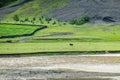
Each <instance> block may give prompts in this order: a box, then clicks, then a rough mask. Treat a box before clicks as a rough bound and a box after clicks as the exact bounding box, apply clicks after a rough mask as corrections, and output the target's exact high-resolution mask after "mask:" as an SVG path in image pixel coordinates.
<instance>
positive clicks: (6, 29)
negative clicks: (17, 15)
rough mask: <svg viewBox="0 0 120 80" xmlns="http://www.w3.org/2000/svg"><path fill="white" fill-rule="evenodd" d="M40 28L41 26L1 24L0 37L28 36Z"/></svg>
mask: <svg viewBox="0 0 120 80" xmlns="http://www.w3.org/2000/svg"><path fill="white" fill-rule="evenodd" d="M38 27H39V26H28V25H25V26H23V25H12V24H11V25H10V24H9V25H6V24H0V36H10V35H21V34H28V33H32V32H33V31H34V30H35V29H37V28H38Z"/></svg>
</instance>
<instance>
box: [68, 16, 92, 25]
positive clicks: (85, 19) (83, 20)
mask: <svg viewBox="0 0 120 80" xmlns="http://www.w3.org/2000/svg"><path fill="white" fill-rule="evenodd" d="M89 21H90V17H89V16H84V17H82V18H80V19H74V20H72V21H71V22H70V24H76V25H82V24H85V23H87V22H89Z"/></svg>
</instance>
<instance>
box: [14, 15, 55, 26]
mask: <svg viewBox="0 0 120 80" xmlns="http://www.w3.org/2000/svg"><path fill="white" fill-rule="evenodd" d="M13 20H14V21H16V22H21V23H24V22H30V23H32V24H35V22H36V21H39V22H40V23H41V24H44V23H45V22H46V23H50V22H53V24H56V23H57V20H54V19H52V18H49V17H43V16H41V17H39V18H35V17H33V18H32V19H29V18H25V19H22V20H21V19H20V18H19V16H18V15H15V16H14V17H13Z"/></svg>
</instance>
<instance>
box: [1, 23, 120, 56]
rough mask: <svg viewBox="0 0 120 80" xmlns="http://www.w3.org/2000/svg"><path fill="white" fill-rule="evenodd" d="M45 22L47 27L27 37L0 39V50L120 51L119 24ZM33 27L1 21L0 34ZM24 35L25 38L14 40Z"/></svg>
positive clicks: (14, 32)
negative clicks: (6, 23)
mask: <svg viewBox="0 0 120 80" xmlns="http://www.w3.org/2000/svg"><path fill="white" fill-rule="evenodd" d="M47 26H48V28H46V29H43V30H40V31H38V32H36V33H35V35H33V36H30V37H18V38H6V39H0V54H17V53H21V54H22V53H36V52H48V53H49V52H61V51H62V52H72V51H75V52H87V51H88V52H89V51H120V35H119V34H120V25H113V24H84V25H79V26H77V25H70V24H62V23H59V24H55V25H51V24H47ZM37 27H38V26H22V25H5V24H4V25H0V30H1V31H0V35H1V36H2V35H8V34H9V35H15V34H21V33H22V34H23V33H29V32H31V31H33V30H34V29H36V28H37ZM27 29H28V31H27ZM6 30H7V31H6ZM26 38H27V39H29V40H27V41H25V42H22V43H19V42H17V41H19V40H24V39H26ZM8 40H12V42H13V43H7V42H6V41H8ZM70 44H73V45H72V46H71V45H70ZM71 54H74V53H71Z"/></svg>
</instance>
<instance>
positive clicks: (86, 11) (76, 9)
mask: <svg viewBox="0 0 120 80" xmlns="http://www.w3.org/2000/svg"><path fill="white" fill-rule="evenodd" d="M21 1H26V0H21ZM27 1H28V0H27ZM119 4H120V0H32V1H30V2H28V3H26V4H25V5H23V6H21V7H20V8H19V9H18V8H17V6H13V7H12V8H11V7H10V8H7V9H5V10H3V9H0V16H3V15H5V14H9V13H10V12H13V11H15V10H17V9H18V10H17V11H15V12H13V13H12V14H9V15H8V16H7V17H6V18H5V19H11V18H12V17H13V16H14V15H18V16H20V17H21V18H26V17H39V16H42V15H44V16H49V17H52V18H56V19H59V20H62V21H70V20H73V19H76V18H81V17H83V16H85V15H87V16H90V17H91V18H92V21H98V20H104V21H108V22H116V21H120V16H119V14H120V5H119ZM0 18H1V17H0Z"/></svg>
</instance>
